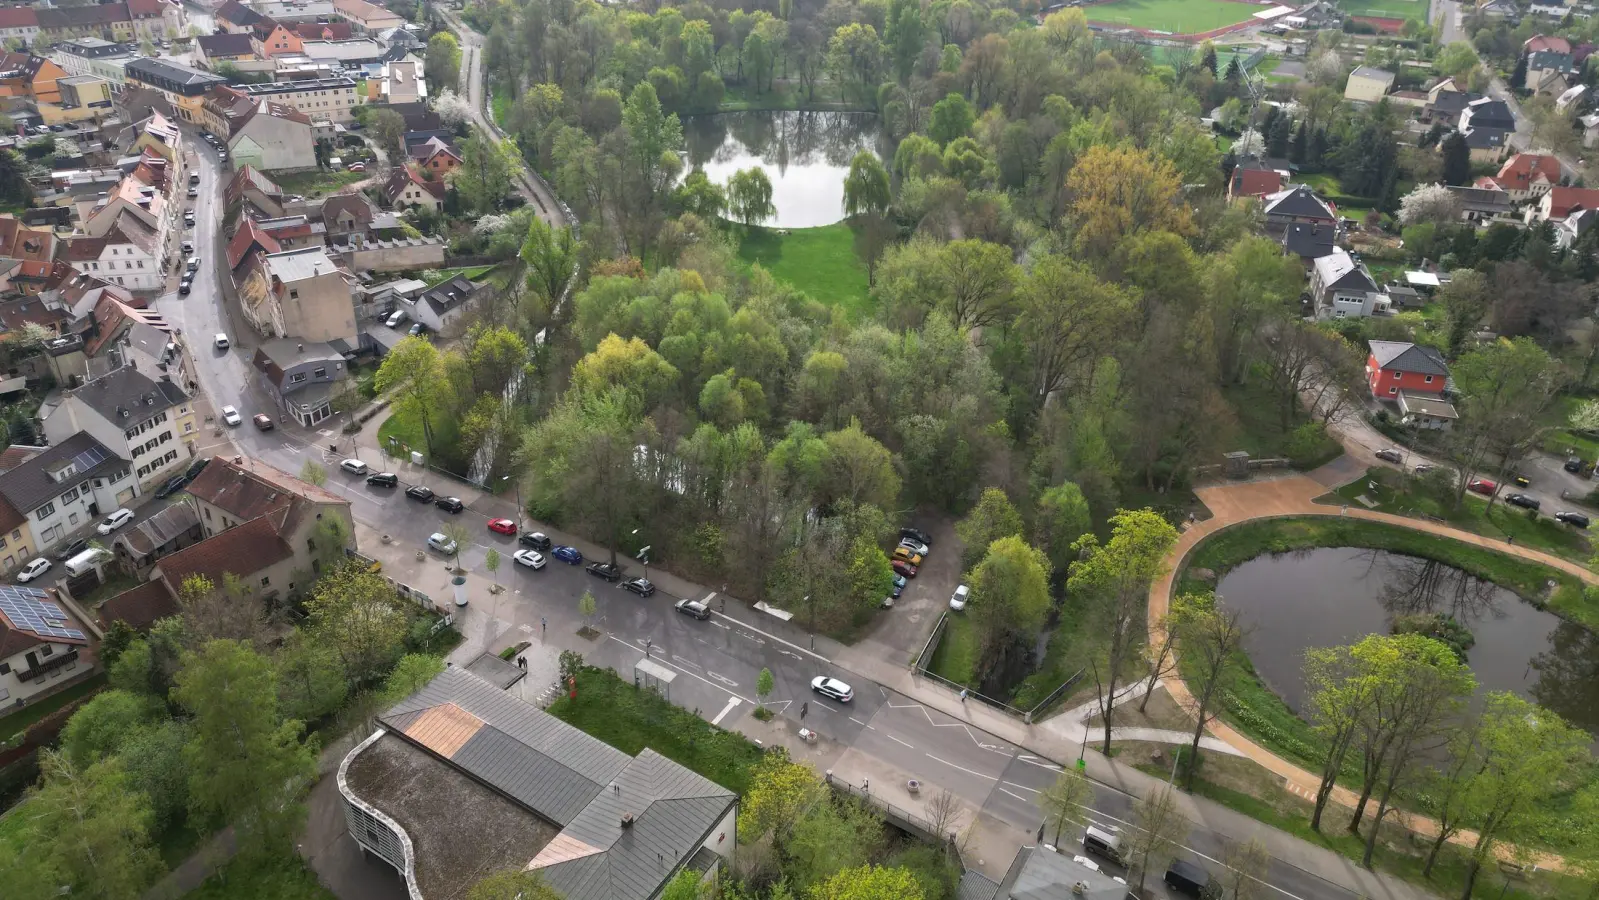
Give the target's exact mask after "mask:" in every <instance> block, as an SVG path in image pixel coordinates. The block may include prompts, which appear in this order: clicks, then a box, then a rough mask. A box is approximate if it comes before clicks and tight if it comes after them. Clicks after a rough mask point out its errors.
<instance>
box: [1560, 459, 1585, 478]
mask: <svg viewBox="0 0 1599 900" xmlns="http://www.w3.org/2000/svg"><path fill="white" fill-rule="evenodd" d="M1563 468H1564V469H1565V470H1566V471H1567V472H1570V473H1572V474H1573V475H1576V474H1579V473H1581V472H1582V457H1580V456H1568V457H1566V464H1565V466H1564V467H1563Z"/></svg>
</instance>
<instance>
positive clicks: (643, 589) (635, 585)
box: [622, 578, 655, 597]
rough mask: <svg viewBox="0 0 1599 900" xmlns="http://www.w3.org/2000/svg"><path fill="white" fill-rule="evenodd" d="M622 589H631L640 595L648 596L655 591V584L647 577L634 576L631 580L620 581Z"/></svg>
mask: <svg viewBox="0 0 1599 900" xmlns="http://www.w3.org/2000/svg"><path fill="white" fill-rule="evenodd" d="M622 590H624V591H632V592H633V593H635V594H638V595H639V596H640V597H648V596H649V595H651V594H653V593H655V585H654V584H651V583H650V581H649V579H647V578H634V579H632V580H631V581H624V582H622Z"/></svg>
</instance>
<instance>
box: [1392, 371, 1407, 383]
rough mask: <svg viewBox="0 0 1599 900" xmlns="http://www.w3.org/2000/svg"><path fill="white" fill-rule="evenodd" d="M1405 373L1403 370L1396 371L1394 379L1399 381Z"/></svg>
mask: <svg viewBox="0 0 1599 900" xmlns="http://www.w3.org/2000/svg"><path fill="white" fill-rule="evenodd" d="M1404 374H1405V373H1403V372H1395V373H1394V380H1395V381H1398V380H1399V379H1400V377H1402V376H1403V375H1404Z"/></svg>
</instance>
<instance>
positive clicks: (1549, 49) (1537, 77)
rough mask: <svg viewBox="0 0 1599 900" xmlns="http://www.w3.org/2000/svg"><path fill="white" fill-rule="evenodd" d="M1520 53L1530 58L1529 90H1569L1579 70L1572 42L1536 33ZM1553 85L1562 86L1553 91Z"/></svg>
mask: <svg viewBox="0 0 1599 900" xmlns="http://www.w3.org/2000/svg"><path fill="white" fill-rule="evenodd" d="M1521 52H1522V53H1523V54H1524V55H1525V56H1526V58H1527V82H1526V84H1527V90H1529V91H1532V92H1534V93H1554V94H1559V93H1560V92H1561V91H1564V90H1565V89H1566V88H1568V87H1570V83H1569V80H1570V78H1571V76H1573V75H1575V74H1576V71H1577V67H1576V65H1575V63H1574V60H1573V58H1572V52H1571V42H1570V41H1568V40H1566V39H1565V38H1563V37H1555V36H1552V35H1547V34H1537V35H1533V36H1532V37H1530V38H1527V40H1526V41H1525V42H1523V43H1522V45H1521ZM1554 84H1559V85H1560V87H1559V89H1558V90H1554V89H1553V88H1552V85H1554Z"/></svg>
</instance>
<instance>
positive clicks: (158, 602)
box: [98, 544, 199, 631]
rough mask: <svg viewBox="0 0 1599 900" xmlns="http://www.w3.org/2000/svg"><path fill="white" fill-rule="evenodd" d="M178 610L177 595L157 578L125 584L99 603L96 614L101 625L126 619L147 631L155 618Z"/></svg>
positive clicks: (178, 611) (175, 613)
mask: <svg viewBox="0 0 1599 900" xmlns="http://www.w3.org/2000/svg"><path fill="white" fill-rule="evenodd" d="M196 546H199V545H198V544H197V545H196ZM182 611H183V610H182V608H181V607H179V606H178V598H177V597H175V596H174V595H173V593H172V591H171V590H170V589H168V588H167V585H166V582H164V581H162V580H160V579H159V578H158V579H156V580H155V581H148V582H145V583H144V584H141V585H139V586H138V587H136V588H129V589H127V590H125V591H123V592H122V593H120V594H118V595H116V596H115V597H112V598H111V599H109V600H107V601H106V602H104V603H102V604H100V609H99V610H98V615H99V616H100V624H101V625H110V624H111V623H112V622H126V623H127V624H128V625H129V626H131V627H132V628H134V629H136V630H138V631H148V630H149V629H150V626H152V625H154V624H155V623H156V622H157V621H158V620H160V619H165V618H167V617H168V616H175V615H177V614H179V613H180V612H182Z"/></svg>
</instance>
